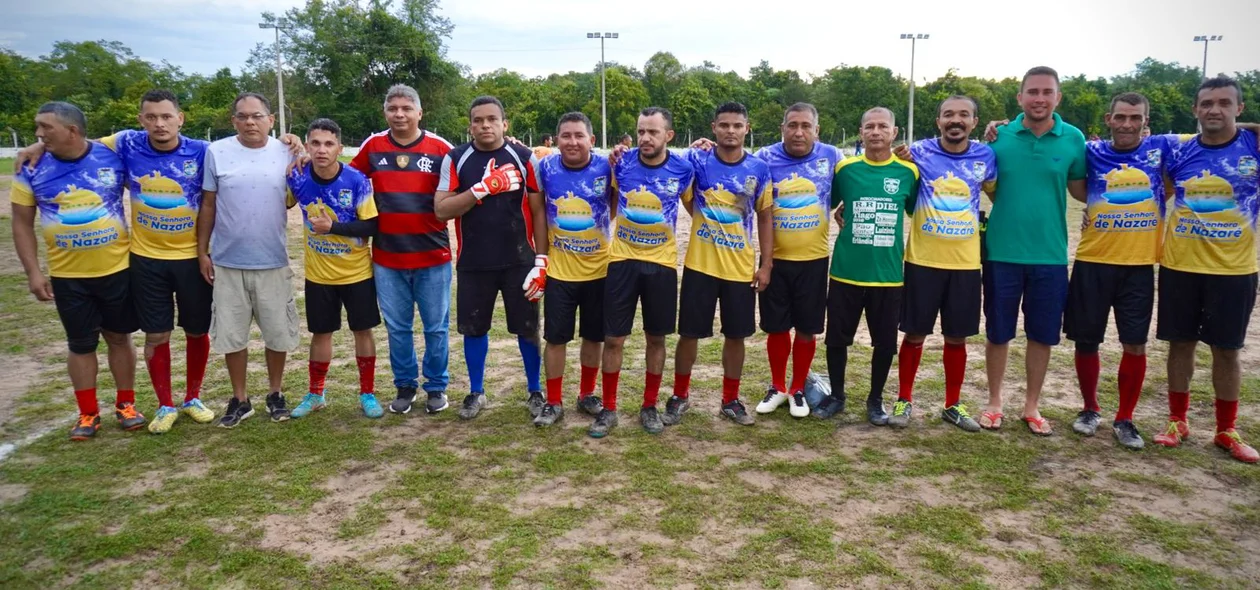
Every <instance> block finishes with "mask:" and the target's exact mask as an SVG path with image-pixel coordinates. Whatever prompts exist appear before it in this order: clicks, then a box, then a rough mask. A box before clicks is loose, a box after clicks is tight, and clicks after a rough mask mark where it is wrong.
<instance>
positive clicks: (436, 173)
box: [350, 131, 451, 270]
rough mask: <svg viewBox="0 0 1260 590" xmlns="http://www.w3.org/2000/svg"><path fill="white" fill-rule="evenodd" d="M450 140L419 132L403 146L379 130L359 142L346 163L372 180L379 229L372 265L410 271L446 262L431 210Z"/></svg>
mask: <svg viewBox="0 0 1260 590" xmlns="http://www.w3.org/2000/svg"><path fill="white" fill-rule="evenodd" d="M450 151H451V144H450V142H448V141H446V140H445V139H442V138H441V137H439V136H437V135H434V134H432V133H429V132H427V131H421V132H420V137H419V139H417V140H415V141H413V142H411V143H410V144H407V145H402V144H399V143H398V142H397V141H394V138H393V137H392V136H390V134H389V132H388V131H382V132H380V133H377V134H375V135H372V136H371V137H369V138H367V140H366V141H364V142H363V145H362V146H361V147H360V148H359V153H358V155H356V156H355V157H354V159H353V160H351V161H350V165H351V166H353V167H354V168H355V169H357V170H359V171H360V172H363V173H364V174H366V175H367V176H368V178H371V179H372V189H373V191H374V192H375V194H376V209H377V211H378V220H379V221H378V225H377V233H376V236H375V237H374V238H373V239H372V261H373V262H375V263H377V264H379V265H381V266H385V267H388V268H396V269H401V270H409V269H416V268H425V267H429V266H436V265H439V264H444V263H447V262H450V260H451V241H450V236H448V235H447V233H446V223H444V222H442V221H440V220H438V218H437V215H436V214H435V213H434V210H433V194H434V193H435V192H436V191H437V185H438V180H439V177H440V175H441V170H440V167H441V163H442V159H443V158H445V157H446V154H447V153H448V152H450Z"/></svg>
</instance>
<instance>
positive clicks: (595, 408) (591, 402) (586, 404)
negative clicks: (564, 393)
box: [577, 394, 604, 417]
mask: <svg viewBox="0 0 1260 590" xmlns="http://www.w3.org/2000/svg"><path fill="white" fill-rule="evenodd" d="M577 406H578V410H579V411H581V412H582V413H584V414H586V415H588V416H591V417H595V416H598V415H599V411H600V410H602V409H604V400H603V398H601V397H599V396H598V395H595V394H591V395H588V396H586V397H579V398H578V404H577Z"/></svg>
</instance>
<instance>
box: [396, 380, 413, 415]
mask: <svg viewBox="0 0 1260 590" xmlns="http://www.w3.org/2000/svg"><path fill="white" fill-rule="evenodd" d="M414 401H416V388H414V387H399V388H398V397H396V398H394V401H392V402H389V411H391V412H393V413H395V414H406V413H407V412H410V411H411V403H412V402H414Z"/></svg>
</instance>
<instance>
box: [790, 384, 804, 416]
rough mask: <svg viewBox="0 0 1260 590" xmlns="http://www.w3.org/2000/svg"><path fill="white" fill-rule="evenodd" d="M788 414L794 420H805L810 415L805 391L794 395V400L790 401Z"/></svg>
mask: <svg viewBox="0 0 1260 590" xmlns="http://www.w3.org/2000/svg"><path fill="white" fill-rule="evenodd" d="M788 414H789V415H791V416H792V417H793V418H804V417H806V416H808V415H809V404H807V403H805V392H804V391H798V392H796V393H793V394H792V399H791V400H789V401H788Z"/></svg>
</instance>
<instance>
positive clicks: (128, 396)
mask: <svg viewBox="0 0 1260 590" xmlns="http://www.w3.org/2000/svg"><path fill="white" fill-rule="evenodd" d="M125 404H131V405H133V406H134V405H136V390H134V389H119V390H118V394H117V395H116V396H115V397H114V406H115V407H119V408H121V407H123V405H125Z"/></svg>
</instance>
